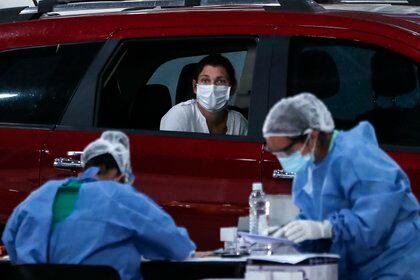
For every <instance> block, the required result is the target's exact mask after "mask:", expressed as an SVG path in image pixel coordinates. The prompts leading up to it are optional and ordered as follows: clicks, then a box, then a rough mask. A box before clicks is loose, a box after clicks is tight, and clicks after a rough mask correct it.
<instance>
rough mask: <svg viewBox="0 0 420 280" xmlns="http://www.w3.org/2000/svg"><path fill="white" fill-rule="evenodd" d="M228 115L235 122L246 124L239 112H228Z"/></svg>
mask: <svg viewBox="0 0 420 280" xmlns="http://www.w3.org/2000/svg"><path fill="white" fill-rule="evenodd" d="M229 115H230V117H231V118H232V119H233V120H235V121H239V122H241V123H248V121H247V120H246V118H245V117H244V116H243V115H242V114H241V113H240V112H238V111H235V110H229Z"/></svg>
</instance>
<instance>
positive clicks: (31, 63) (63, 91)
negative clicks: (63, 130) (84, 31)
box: [0, 43, 101, 125]
mask: <svg viewBox="0 0 420 280" xmlns="http://www.w3.org/2000/svg"><path fill="white" fill-rule="evenodd" d="M100 46H101V43H86V44H72V45H55V46H46V47H36V48H28V49H19V50H12V51H5V52H2V53H0V122H3V123H16V124H41V125H49V124H56V123H57V122H58V120H59V118H60V116H61V115H62V114H63V111H64V109H65V106H66V104H67V103H68V101H69V99H70V97H71V96H72V93H73V92H74V90H75V88H76V86H77V84H78V82H79V80H80V79H81V77H82V76H83V74H84V72H85V71H86V69H87V67H88V66H89V64H90V62H91V60H92V58H93V57H94V55H95V54H96V52H97V51H98V49H99V47H100Z"/></svg>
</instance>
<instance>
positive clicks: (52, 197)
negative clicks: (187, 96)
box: [2, 131, 195, 280]
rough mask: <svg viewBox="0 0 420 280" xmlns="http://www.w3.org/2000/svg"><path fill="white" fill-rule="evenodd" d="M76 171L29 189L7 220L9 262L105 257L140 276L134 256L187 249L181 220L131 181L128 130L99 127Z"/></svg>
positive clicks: (124, 272) (174, 254)
mask: <svg viewBox="0 0 420 280" xmlns="http://www.w3.org/2000/svg"><path fill="white" fill-rule="evenodd" d="M81 161H82V165H84V172H83V174H81V175H80V176H79V177H77V178H69V179H66V180H57V181H49V182H47V183H45V184H44V185H43V186H41V187H40V188H39V189H37V190H36V191H34V192H32V193H31V194H30V195H29V197H28V198H27V199H25V200H24V201H23V202H22V203H21V204H20V205H19V206H18V207H16V209H15V210H14V212H13V214H12V216H11V217H10V218H9V221H8V222H7V225H6V228H5V231H4V234H3V238H2V239H3V242H4V244H5V246H6V249H7V252H8V253H9V255H10V260H11V262H12V263H13V264H32V263H52V264H86V265H108V266H112V267H113V268H115V269H116V270H117V271H118V272H119V274H120V276H121V279H123V280H129V279H133V280H134V279H136V280H137V279H141V275H140V260H141V258H142V257H144V258H147V259H159V260H160V259H174V260H183V259H185V258H187V257H188V256H190V254H191V253H192V252H193V251H194V250H195V245H194V243H193V242H192V241H191V240H190V238H189V237H188V233H187V231H186V230H185V229H183V228H178V227H177V226H176V225H175V223H174V221H173V220H172V218H171V217H170V216H169V215H168V214H167V213H165V212H164V211H163V210H162V209H161V208H160V207H159V206H158V205H157V204H156V203H154V202H153V201H152V200H151V199H150V198H148V197H147V196H145V195H144V194H142V193H139V192H137V191H136V190H135V189H134V188H133V187H132V186H131V183H132V181H133V179H134V178H133V176H132V175H131V165H130V149H129V141H128V137H127V136H126V135H125V134H124V133H122V132H118V131H106V132H104V133H103V134H102V136H101V138H99V139H97V140H95V141H94V142H92V143H90V144H89V145H88V146H87V147H86V148H85V149H84V151H83V154H82V158H81Z"/></svg>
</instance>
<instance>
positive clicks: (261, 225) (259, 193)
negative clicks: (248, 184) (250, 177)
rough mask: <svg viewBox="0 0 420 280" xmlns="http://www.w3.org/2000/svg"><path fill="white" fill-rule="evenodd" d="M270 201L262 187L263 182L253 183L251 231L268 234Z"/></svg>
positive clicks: (250, 201) (250, 214)
mask: <svg viewBox="0 0 420 280" xmlns="http://www.w3.org/2000/svg"><path fill="white" fill-rule="evenodd" d="M269 209H270V202H269V201H268V200H267V197H266V195H265V193H264V191H263V189H262V183H259V182H258V183H253V184H252V192H251V194H250V196H249V232H250V233H252V234H258V235H268V217H269V212H270V211H269Z"/></svg>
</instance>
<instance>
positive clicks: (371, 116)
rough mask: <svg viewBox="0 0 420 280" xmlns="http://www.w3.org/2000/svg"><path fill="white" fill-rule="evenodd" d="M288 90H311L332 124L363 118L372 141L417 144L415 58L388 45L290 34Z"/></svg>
mask: <svg viewBox="0 0 420 280" xmlns="http://www.w3.org/2000/svg"><path fill="white" fill-rule="evenodd" d="M290 49H291V52H290V58H289V59H290V60H289V61H290V64H289V70H288V95H294V94H297V93H300V92H312V93H314V94H315V95H317V96H318V97H319V98H321V99H322V100H323V101H324V102H325V104H326V105H327V107H328V108H329V109H330V111H331V112H332V114H333V117H334V121H335V124H336V127H337V128H339V129H350V128H351V127H353V126H355V125H356V124H357V123H358V122H360V121H363V120H366V121H369V122H370V123H371V124H372V125H373V126H374V127H375V130H376V133H377V137H378V141H379V142H380V143H381V144H387V145H405V146H420V86H419V69H418V64H417V63H416V62H414V61H412V60H410V59H409V58H406V57H404V56H402V55H400V54H397V53H394V52H392V51H389V50H386V49H383V48H379V47H373V46H369V45H365V44H362V43H356V42H347V41H344V40H343V41H342V40H336V39H320V38H318V39H317V38H299V37H296V38H293V39H292V40H291V48H290Z"/></svg>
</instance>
